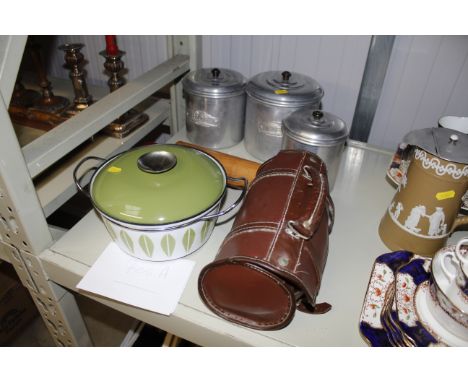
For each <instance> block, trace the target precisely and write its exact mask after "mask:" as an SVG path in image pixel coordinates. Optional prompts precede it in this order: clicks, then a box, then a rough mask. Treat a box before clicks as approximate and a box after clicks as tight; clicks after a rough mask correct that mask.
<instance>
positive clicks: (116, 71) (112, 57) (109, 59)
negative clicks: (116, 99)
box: [99, 49, 149, 138]
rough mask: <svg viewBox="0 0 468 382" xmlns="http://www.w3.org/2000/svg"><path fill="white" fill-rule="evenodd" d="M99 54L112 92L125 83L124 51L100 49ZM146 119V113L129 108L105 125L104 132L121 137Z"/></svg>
mask: <svg viewBox="0 0 468 382" xmlns="http://www.w3.org/2000/svg"><path fill="white" fill-rule="evenodd" d="M99 54H100V55H101V56H103V57H104V58H105V62H104V68H105V69H106V72H108V73H109V74H110V78H109V80H108V81H107V84H108V85H109V89H110V91H111V93H112V92H114V91H116V90H117V89H119V88H120V87H122V86H123V85H124V84H125V80H124V78H123V75H122V73H123V69H124V63H123V61H122V56H123V55H124V54H125V52H123V51H121V50H118V49H116V51H115V53H112V54H111V53H109V52H107V51H102V52H100V53H99ZM148 119H149V117H148V115H147V114H144V113H140V112H138V111H136V110H135V109H130V110H129V111H127V112H126V113H125V114H123V115H121V116H120V117H119V118H117V119H116V120H115V121H113V122H111V123H110V124H109V125H108V126H106V127H105V129H104V132H106V133H107V134H109V135H112V136H114V137H118V138H123V137H125V136H127V135H128V134H130V133H131V132H132V131H134V130H135V129H136V128H138V127H140V126H141V125H143V124H144V123H145V122H147V121H148Z"/></svg>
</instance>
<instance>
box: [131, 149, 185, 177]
mask: <svg viewBox="0 0 468 382" xmlns="http://www.w3.org/2000/svg"><path fill="white" fill-rule="evenodd" d="M176 164H177V158H176V156H175V155H174V154H172V153H170V152H168V151H152V152H149V153H146V154H144V155H142V156H141V157H139V158H138V161H137V165H138V168H139V169H140V170H141V171H144V172H149V173H151V174H161V173H163V172H166V171H169V170H170V169H172V168H173V167H174V166H175V165H176Z"/></svg>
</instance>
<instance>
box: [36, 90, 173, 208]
mask: <svg viewBox="0 0 468 382" xmlns="http://www.w3.org/2000/svg"><path fill="white" fill-rule="evenodd" d="M145 113H146V114H147V115H148V117H149V120H148V122H146V123H145V124H144V125H142V126H140V127H139V128H138V129H137V130H135V131H134V132H132V133H131V134H129V135H128V136H126V137H124V138H122V139H119V138H113V137H108V136H104V135H100V134H97V135H96V136H95V137H94V138H93V140H92V141H90V142H89V143H88V144H86V146H84V147H83V148H81V149H79V151H78V152H74V154H73V156H71V157H67V159H66V160H63V161H61V162H60V163H59V164H58V166H56V167H55V166H54V167H52V170H53V171H51V173H50V174H47V176H45V177H43V178H42V177H41V178H40V179H39V181H38V182H37V184H36V192H37V194H38V197H39V201H40V203H41V206H42V208H43V210H44V214H45V215H46V216H49V215H50V214H52V213H53V212H54V211H55V210H56V209H57V208H59V207H60V206H61V205H62V204H63V203H65V202H66V201H67V200H68V199H69V198H70V197H72V196H73V195H74V194H75V193H76V191H77V188H76V186H75V184H74V182H73V176H72V174H73V170H74V169H75V167H76V165H77V164H78V162H79V161H80V160H81V159H82V158H84V157H86V156H97V157H101V158H107V157H110V156H112V155H115V154H118V153H120V152H122V151H125V150H127V149H129V148H130V147H132V146H133V145H134V144H135V143H137V142H138V141H139V140H141V139H142V138H143V137H144V136H145V135H147V134H148V133H149V132H150V131H151V130H153V129H154V128H155V127H156V126H158V125H159V124H161V123H162V122H163V121H164V120H166V119H167V118H168V117H169V114H170V103H169V101H168V100H164V99H161V100H159V101H155V102H154V103H153V104H152V105H151V106H150V107H149V108H147V109H145ZM92 164H93V163H89V164H88V163H85V164H84V165H83V167H82V169H83V171H85V170H86V169H87V168H89V167H91V166H92Z"/></svg>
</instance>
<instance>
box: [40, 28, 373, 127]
mask: <svg viewBox="0 0 468 382" xmlns="http://www.w3.org/2000/svg"><path fill="white" fill-rule="evenodd" d="M370 39H371V36H203V39H202V60H203V61H202V62H203V66H204V67H214V66H218V67H223V68H230V69H234V70H237V71H239V72H241V73H242V74H243V75H244V76H246V77H247V78H250V77H251V76H253V75H255V74H257V73H260V72H263V71H267V70H289V71H297V72H299V73H303V74H307V75H309V76H311V77H312V78H314V79H315V80H316V81H318V82H319V83H320V85H321V86H322V87H323V89H324V90H325V96H324V99H323V106H324V109H325V110H327V111H329V112H331V113H333V114H335V115H337V116H339V117H340V118H342V119H343V120H344V121H345V122H346V124H347V125H348V126H349V127H350V126H351V122H352V119H353V114H354V109H355V106H356V101H357V96H358V94H359V87H360V84H361V79H362V73H363V71H364V66H365V62H366V57H367V52H368V49H369V42H370ZM65 42H68V43H70V42H81V43H83V44H85V47H84V48H83V54H84V55H85V57H86V59H87V60H88V64H87V65H86V66H85V69H86V71H87V81H88V82H89V83H90V84H97V85H104V84H105V83H106V81H107V79H108V77H107V76H106V75H105V74H104V73H103V71H104V68H103V63H104V59H103V58H102V57H101V56H99V52H100V51H101V50H103V49H104V48H105V40H104V36H57V38H56V39H55V41H54V45H55V46H54V47H52V49H51V51H52V54H53V55H54V57H53V58H52V60H51V66H50V68H49V71H50V74H51V75H53V76H57V77H62V78H66V77H67V76H68V72H67V71H66V70H65V69H64V68H63V63H64V60H63V53H62V52H60V51H58V50H57V49H56V47H57V46H59V45H60V44H63V43H65ZM117 42H118V45H119V48H120V49H121V50H124V51H126V53H127V54H126V55H125V56H124V61H125V66H126V68H128V73H127V74H126V75H125V77H126V78H127V79H128V80H131V79H133V78H135V77H138V76H139V75H140V74H142V73H144V72H145V71H146V70H149V69H150V68H152V67H153V66H155V65H158V64H159V63H161V62H163V61H164V60H166V59H167V52H166V38H165V36H118V37H117Z"/></svg>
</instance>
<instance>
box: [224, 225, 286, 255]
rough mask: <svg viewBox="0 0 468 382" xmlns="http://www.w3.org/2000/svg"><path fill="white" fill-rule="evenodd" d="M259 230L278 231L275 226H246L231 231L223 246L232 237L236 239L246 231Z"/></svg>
mask: <svg viewBox="0 0 468 382" xmlns="http://www.w3.org/2000/svg"><path fill="white" fill-rule="evenodd" d="M258 231H263V232H276V231H277V230H276V229H275V228H271V227H268V226H259V227H252V228H245V229H242V230H239V231H231V232H230V233H229V234H228V235H227V236H226V238H225V239H224V242H223V245H222V246H221V247H223V246H224V244H225V243H227V242H228V241H230V240H231V239H234V238H235V237H237V236H239V235H242V234H244V233H250V232H258ZM220 251H221V248H220Z"/></svg>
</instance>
